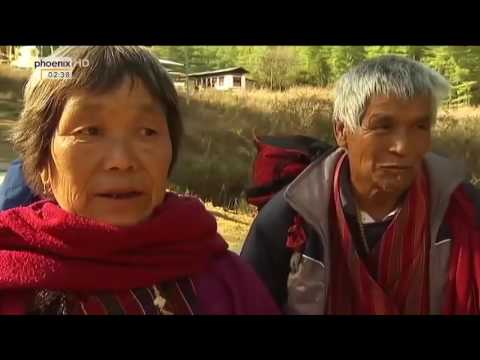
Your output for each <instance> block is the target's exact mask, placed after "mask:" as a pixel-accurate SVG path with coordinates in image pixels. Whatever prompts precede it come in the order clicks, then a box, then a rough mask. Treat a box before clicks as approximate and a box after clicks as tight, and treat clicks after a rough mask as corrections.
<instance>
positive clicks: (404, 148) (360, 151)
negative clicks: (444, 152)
mask: <svg viewBox="0 0 480 360" xmlns="http://www.w3.org/2000/svg"><path fill="white" fill-rule="evenodd" d="M432 120H433V119H432V105H431V100H430V98H429V97H427V96H418V97H415V98H412V99H403V98H398V97H393V96H374V97H372V98H371V99H370V101H369V103H368V106H367V109H366V111H365V114H364V115H363V117H362V119H361V126H360V128H359V129H357V130H355V131H354V132H351V131H349V130H348V129H346V128H345V127H343V126H342V125H340V124H337V125H336V128H335V132H336V137H337V142H338V143H339V145H341V146H344V147H345V148H346V149H347V151H348V158H349V162H350V170H351V175H352V181H353V182H354V183H355V184H359V185H360V186H361V187H362V188H364V189H375V190H376V191H381V192H387V193H388V192H391V193H395V194H398V193H402V192H404V191H405V190H407V189H408V188H409V187H410V185H411V184H412V182H413V180H414V178H415V175H416V174H417V171H418V170H419V169H420V167H421V165H422V160H423V157H424V155H425V153H426V152H427V151H429V150H430V146H431V125H432Z"/></svg>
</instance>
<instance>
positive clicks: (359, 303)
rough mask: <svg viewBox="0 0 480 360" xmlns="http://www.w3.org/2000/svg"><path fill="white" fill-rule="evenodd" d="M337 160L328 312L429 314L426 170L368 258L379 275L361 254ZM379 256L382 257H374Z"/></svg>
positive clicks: (334, 181) (340, 162)
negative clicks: (344, 206)
mask: <svg viewBox="0 0 480 360" xmlns="http://www.w3.org/2000/svg"><path fill="white" fill-rule="evenodd" d="M345 159H346V155H344V156H343V157H342V158H341V159H340V160H339V162H338V163H337V166H336V169H335V173H334V180H333V186H334V189H333V205H332V207H331V209H332V211H331V222H330V223H331V224H337V226H336V227H335V226H334V227H333V228H332V231H331V234H332V239H331V242H332V271H331V274H332V275H331V284H330V288H329V298H328V305H327V312H328V313H331V314H367V315H368V314H425V313H428V308H429V296H428V294H429V292H428V251H427V249H429V245H430V236H429V227H428V224H429V223H430V221H429V214H430V212H429V209H428V204H429V199H428V193H429V192H428V186H427V178H426V175H425V170H424V169H422V171H421V173H420V176H418V177H417V179H416V181H415V182H414V183H413V186H412V187H411V189H410V190H409V192H408V194H407V196H406V199H405V202H404V205H403V207H402V209H401V210H400V211H399V212H398V213H397V215H396V216H395V218H394V219H393V220H392V222H391V223H390V225H389V226H388V228H387V230H386V232H385V234H384V235H383V238H382V240H381V241H380V243H379V246H380V247H379V248H378V252H373V253H372V254H371V255H370V258H369V259H367V262H368V263H369V264H374V266H371V267H372V268H373V269H371V270H373V271H376V275H377V276H376V279H377V280H375V278H374V277H372V275H371V273H370V272H369V269H368V268H367V266H366V264H365V263H364V262H363V260H362V259H361V258H360V256H359V255H358V253H357V251H356V249H355V246H354V243H353V241H352V235H351V232H350V229H349V227H348V223H347V221H346V219H345V216H344V213H343V209H342V205H341V201H340V169H341V167H342V163H343V162H344V161H345ZM374 257H376V258H374Z"/></svg>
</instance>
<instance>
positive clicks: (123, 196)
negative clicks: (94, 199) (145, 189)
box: [97, 191, 142, 200]
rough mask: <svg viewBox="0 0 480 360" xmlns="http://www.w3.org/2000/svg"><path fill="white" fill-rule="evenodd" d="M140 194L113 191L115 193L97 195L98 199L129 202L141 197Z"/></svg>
mask: <svg viewBox="0 0 480 360" xmlns="http://www.w3.org/2000/svg"><path fill="white" fill-rule="evenodd" d="M141 195H142V193H141V192H139V191H115V192H113V191H112V192H105V193H100V194H97V196H99V197H103V198H106V199H112V200H129V199H134V198H136V197H139V196H141Z"/></svg>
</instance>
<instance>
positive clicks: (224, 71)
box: [188, 66, 249, 76]
mask: <svg viewBox="0 0 480 360" xmlns="http://www.w3.org/2000/svg"><path fill="white" fill-rule="evenodd" d="M237 70H241V71H243V72H244V73H246V74H248V73H249V72H248V71H247V70H245V69H244V68H243V67H241V66H236V67H231V68H227V69H220V70H213V71H203V72H197V73H192V74H188V76H202V75H214V74H223V73H228V72H234V71H237Z"/></svg>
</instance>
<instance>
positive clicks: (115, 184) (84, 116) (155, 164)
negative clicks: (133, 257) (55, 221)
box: [42, 77, 172, 226]
mask: <svg viewBox="0 0 480 360" xmlns="http://www.w3.org/2000/svg"><path fill="white" fill-rule="evenodd" d="M51 155H52V158H51V161H50V164H49V166H48V168H47V169H45V170H44V171H43V172H42V181H43V182H44V184H45V183H47V185H49V186H50V187H51V190H52V193H53V195H54V197H55V199H56V200H57V202H58V204H59V205H60V207H62V208H63V209H64V210H66V211H69V212H72V213H75V214H78V215H81V216H86V217H90V218H94V219H96V220H98V221H100V222H104V223H109V224H112V225H117V226H128V225H134V224H137V223H140V222H142V221H144V220H146V219H147V218H148V217H149V216H150V215H151V214H152V212H153V210H154V208H155V207H157V206H158V205H160V204H161V203H162V201H163V199H164V196H165V190H166V184H167V176H168V170H169V166H170V162H171V159H172V145H171V142H170V136H169V132H168V126H167V121H166V118H165V114H164V111H163V109H162V106H161V105H160V104H159V102H158V100H156V99H154V98H153V97H152V96H151V94H150V93H149V92H148V90H147V89H146V88H145V86H144V84H143V83H142V81H141V80H139V79H137V78H134V79H133V81H132V79H131V78H129V77H126V78H125V79H124V80H123V82H122V83H121V84H120V85H119V86H118V87H116V88H114V89H112V90H110V91H109V92H107V93H104V94H93V93H88V92H84V91H80V92H77V93H74V94H73V95H72V96H71V97H70V98H69V99H68V101H67V103H66V105H65V108H64V111H63V114H62V116H61V118H60V121H59V124H58V128H57V130H56V133H55V135H54V137H53V139H52V147H51Z"/></svg>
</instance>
